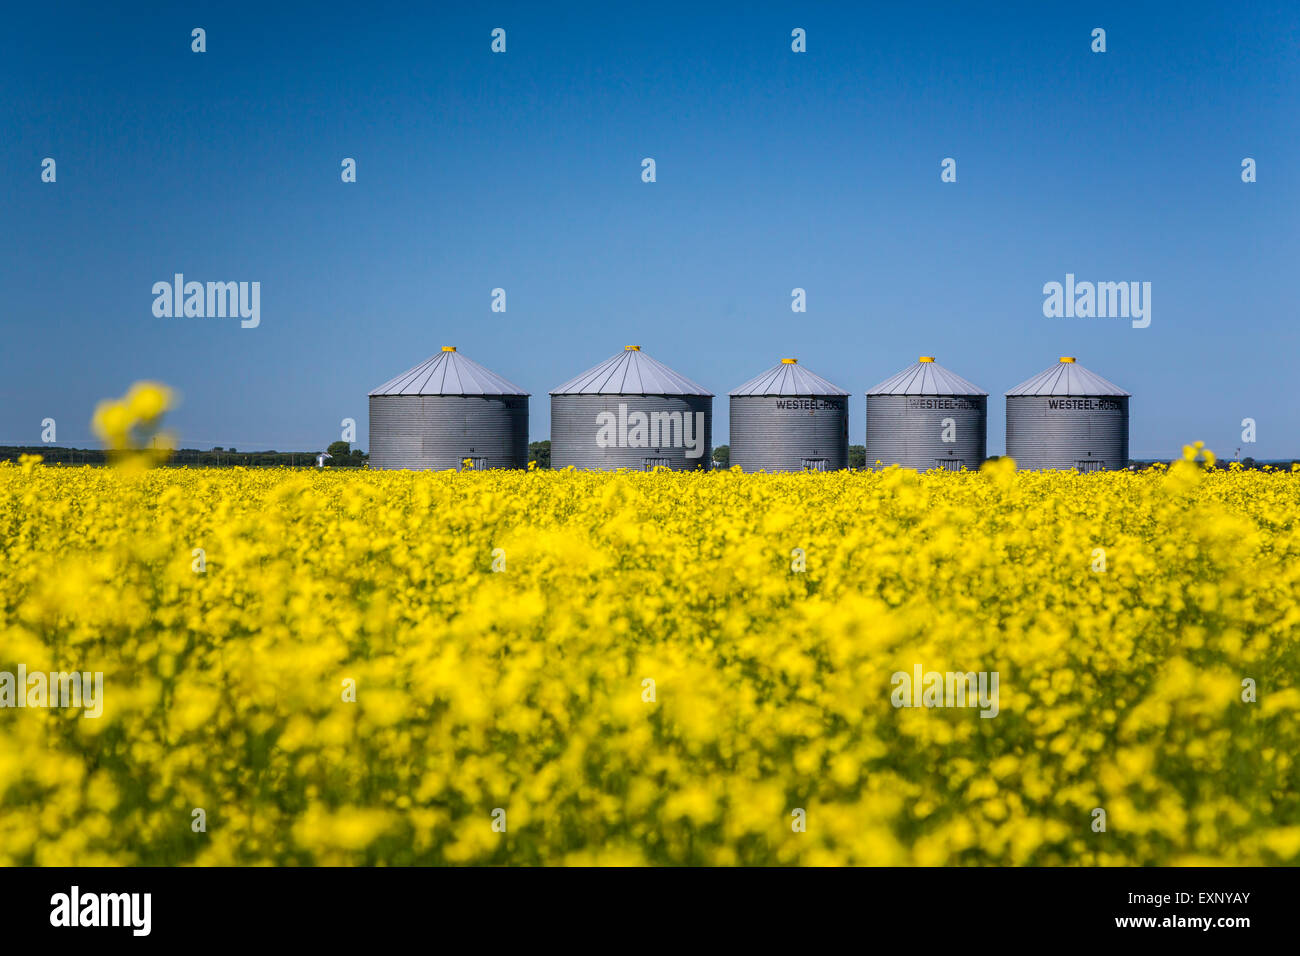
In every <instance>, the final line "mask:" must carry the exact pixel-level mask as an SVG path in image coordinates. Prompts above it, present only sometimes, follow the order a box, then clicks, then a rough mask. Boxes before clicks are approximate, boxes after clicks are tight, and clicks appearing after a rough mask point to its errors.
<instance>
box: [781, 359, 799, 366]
mask: <svg viewBox="0 0 1300 956" xmlns="http://www.w3.org/2000/svg"><path fill="white" fill-rule="evenodd" d="M781 364H782V365H798V364H799V360H798V359H781Z"/></svg>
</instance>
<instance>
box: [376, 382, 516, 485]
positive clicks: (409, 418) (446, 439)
mask: <svg viewBox="0 0 1300 956" xmlns="http://www.w3.org/2000/svg"><path fill="white" fill-rule="evenodd" d="M465 458H475V459H485V461H483V462H482V463H481V467H487V468H526V467H528V398H527V397H526V396H517V395H491V396H477V395H372V396H370V467H371V468H410V469H421V468H433V469H438V470H443V469H447V468H454V469H457V470H459V469H460V467H461V464H460V463H461V461H462V459H465Z"/></svg>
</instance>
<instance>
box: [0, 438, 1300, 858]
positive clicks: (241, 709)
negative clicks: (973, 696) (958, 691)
mask: <svg viewBox="0 0 1300 956" xmlns="http://www.w3.org/2000/svg"><path fill="white" fill-rule="evenodd" d="M1298 531H1300V476H1298V475H1293V474H1290V473H1259V472H1233V473H1224V472H1215V473H1202V472H1201V471H1199V470H1198V469H1197V468H1196V467H1195V466H1193V465H1190V464H1181V463H1180V464H1179V465H1178V466H1176V467H1175V469H1174V470H1173V471H1172V472H1169V473H1165V472H1163V471H1159V470H1157V471H1153V472H1147V473H1112V474H1092V475H1086V476H1081V475H1073V474H1055V473H1045V474H1036V473H1026V472H1019V473H1017V472H1014V471H1012V470H1009V468H1008V467H1007V466H1006V464H1005V463H1004V464H1003V465H1002V466H1000V467H991V468H986V470H985V472H983V473H975V474H971V473H962V474H949V473H932V474H929V475H917V474H915V473H914V472H907V471H901V470H898V469H889V470H886V471H883V472H878V473H836V474H824V475H789V476H767V475H741V474H738V473H734V472H724V473H713V474H672V473H655V474H618V475H609V474H582V473H574V472H563V473H556V472H514V473H504V472H488V473H463V474H455V473H451V472H445V473H436V474H431V473H424V474H412V473H405V472H403V473H382V472H370V471H343V470H338V471H323V472H306V473H304V472H294V471H287V470H265V471H261V470H256V471H254V470H243V469H233V470H180V469H155V470H153V471H149V472H146V473H143V474H129V473H124V472H121V471H116V470H113V469H90V468H67V467H60V466H48V465H40V464H35V463H33V462H30V461H29V462H27V463H25V464H23V465H22V466H15V465H4V466H0V672H10V673H16V668H17V667H18V666H19V665H22V666H23V667H25V669H26V671H27V672H28V673H29V674H30V673H33V672H36V671H73V670H76V671H82V672H95V671H100V672H102V673H103V700H102V705H103V713H102V716H101V717H99V718H88V717H84V716H82V714H81V711H79V710H77V709H75V708H54V707H44V708H41V707H34V706H28V707H22V708H19V707H16V706H14V707H4V708H3V709H0V864H6V865H15V864H39V865H62V864H90V865H99V864H197V865H211V864H266V863H270V864H351V863H357V864H394V865H400V864H423V863H457V864H460V863H487V864H556V863H577V864H591V863H595V864H623V863H704V864H756V863H758V864H814V865H816V864H836V863H846V864H921V865H935V864H1033V865H1080V864H1082V865H1095V864H1100V865H1114V864H1183V863H1210V864H1234V863H1265V864H1277V863H1291V864H1294V863H1296V862H1300V769H1298V767H1297V758H1298V756H1300V723H1298V722H1297V715H1298V713H1300V688H1298V686H1297V685H1298V684H1300V600H1297V598H1298V596H1300V533H1298ZM196 549H201V550H197V551H196ZM795 549H801V550H802V558H801V557H800V553H799V552H797V551H796V550H795ZM1098 549H1102V550H1101V551H1098ZM801 564H802V566H803V567H804V570H797V568H798V567H799V566H800V565H801ZM494 566H495V568H496V570H494ZM1103 568H1104V570H1103ZM918 666H919V667H920V668H922V669H923V671H924V672H931V671H936V672H985V673H993V672H996V673H997V674H998V676H999V678H1000V682H999V697H1000V699H999V706H998V712H997V715H996V717H991V718H988V717H983V716H981V710H980V709H978V708H972V707H965V708H963V707H895V706H894V703H895V701H894V700H893V699H891V698H892V697H893V694H894V683H893V681H894V678H893V676H892V675H894V674H895V672H903V673H905V674H908V675H911V674H913V673H914V668H916V667H918ZM1252 688H1253V690H1252ZM0 690H2V688H0ZM352 697H354V698H355V699H351V698H352ZM197 811H202V812H201V813H199V812H197ZM1097 811H1103V814H1102V815H1099V814H1098V812H1097ZM1101 825H1104V829H1100V828H1099V827H1100V826H1101Z"/></svg>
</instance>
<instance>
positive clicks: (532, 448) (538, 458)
mask: <svg viewBox="0 0 1300 956" xmlns="http://www.w3.org/2000/svg"><path fill="white" fill-rule="evenodd" d="M528 460H529V461H535V462H537V467H538V468H550V467H551V441H550V439H547V440H546V441H535V442H529V444H528Z"/></svg>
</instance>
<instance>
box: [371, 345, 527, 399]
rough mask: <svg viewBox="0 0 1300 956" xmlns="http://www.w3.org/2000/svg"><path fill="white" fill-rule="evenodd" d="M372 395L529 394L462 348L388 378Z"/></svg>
mask: <svg viewBox="0 0 1300 956" xmlns="http://www.w3.org/2000/svg"><path fill="white" fill-rule="evenodd" d="M370 394H371V395H527V394H528V393H527V392H525V391H524V390H523V389H522V388H520V387H519V386H518V385H514V384H512V383H510V382H507V381H506V380H505V379H504V378H502V377H501V376H500V375H498V374H496V373H495V372H492V371H489V370H488V369H486V368H484V367H483V366H482V365H479V364H478V362H475V361H474V360H473V359H470V358H466V357H465V356H464V355H462V354H461V353H460V352H448V351H442V352H439V353H438V354H437V355H434V356H433V357H432V358H429V359H427V360H426V361H424V362H421V363H420V364H419V365H417V366H415V368H411V369H407V370H406V371H405V372H403V373H402V374H401V375H399V376H397V377H396V378H394V379H392V380H391V381H388V382H385V383H384V384H383V385H380V386H379V387H378V388H377V389H375V390H374V391H372V392H371V393H370Z"/></svg>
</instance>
